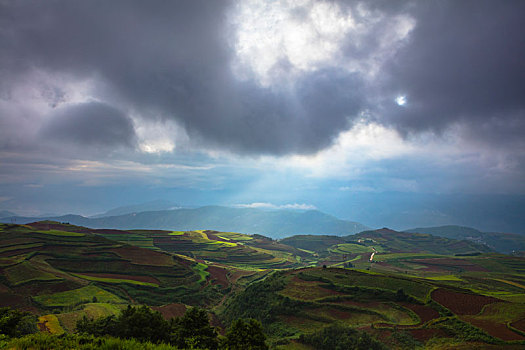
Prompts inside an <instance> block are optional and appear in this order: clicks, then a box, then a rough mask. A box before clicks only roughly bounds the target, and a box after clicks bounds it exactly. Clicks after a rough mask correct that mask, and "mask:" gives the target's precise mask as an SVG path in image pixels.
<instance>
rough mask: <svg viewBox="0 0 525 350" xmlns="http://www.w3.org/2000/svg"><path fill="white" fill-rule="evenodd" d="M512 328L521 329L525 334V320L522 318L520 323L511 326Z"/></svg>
mask: <svg viewBox="0 0 525 350" xmlns="http://www.w3.org/2000/svg"><path fill="white" fill-rule="evenodd" d="M510 325H511V326H512V327H514V328H516V329H519V330H520V331H522V332H525V318H522V319H521V320H519V321H516V322H514V323H511V324H510Z"/></svg>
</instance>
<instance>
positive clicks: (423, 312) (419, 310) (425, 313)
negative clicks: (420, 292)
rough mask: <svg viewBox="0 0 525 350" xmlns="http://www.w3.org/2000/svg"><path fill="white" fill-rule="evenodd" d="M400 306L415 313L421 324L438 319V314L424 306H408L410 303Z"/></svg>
mask: <svg viewBox="0 0 525 350" xmlns="http://www.w3.org/2000/svg"><path fill="white" fill-rule="evenodd" d="M400 305H401V306H403V307H406V308H407V309H410V310H412V311H414V312H415V313H416V315H418V316H419V318H420V319H421V323H425V322H427V321H430V320H433V319H434V318H438V317H439V312H437V311H436V310H434V309H433V308H431V307H429V306H425V305H417V304H410V303H400Z"/></svg>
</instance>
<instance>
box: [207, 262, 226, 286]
mask: <svg viewBox="0 0 525 350" xmlns="http://www.w3.org/2000/svg"><path fill="white" fill-rule="evenodd" d="M207 271H208V272H209V273H210V276H211V280H212V283H213V284H220V285H221V286H223V287H225V288H226V287H228V285H229V284H230V282H229V281H228V277H227V273H228V270H226V269H225V268H223V267H219V266H212V265H210V266H208V269H207Z"/></svg>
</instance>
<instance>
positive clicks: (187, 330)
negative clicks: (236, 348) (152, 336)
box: [170, 307, 218, 350]
mask: <svg viewBox="0 0 525 350" xmlns="http://www.w3.org/2000/svg"><path fill="white" fill-rule="evenodd" d="M170 343H172V344H173V345H175V346H177V347H179V348H181V349H188V348H194V347H196V348H202V349H210V350H215V349H217V347H218V340H217V331H215V328H213V327H212V326H210V321H209V319H208V313H207V312H206V311H205V310H202V309H199V308H197V307H193V308H190V309H189V310H187V311H186V313H185V314H184V316H182V317H180V318H177V319H175V320H174V321H172V334H171V341H170Z"/></svg>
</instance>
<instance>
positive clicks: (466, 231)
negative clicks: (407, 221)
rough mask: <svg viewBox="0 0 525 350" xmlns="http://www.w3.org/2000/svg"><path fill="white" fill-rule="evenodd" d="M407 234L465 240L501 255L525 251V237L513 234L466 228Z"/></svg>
mask: <svg viewBox="0 0 525 350" xmlns="http://www.w3.org/2000/svg"><path fill="white" fill-rule="evenodd" d="M405 232H412V233H416V232H417V233H428V234H431V235H434V236H440V237H447V238H453V239H464V240H469V241H472V242H476V243H480V244H485V245H487V246H489V247H491V248H492V249H494V250H496V251H498V252H501V253H512V252H520V251H525V236H524V235H519V234H512V233H497V232H481V231H478V230H476V229H474V228H471V227H465V226H454V225H448V226H438V227H418V228H413V229H409V230H405Z"/></svg>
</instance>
